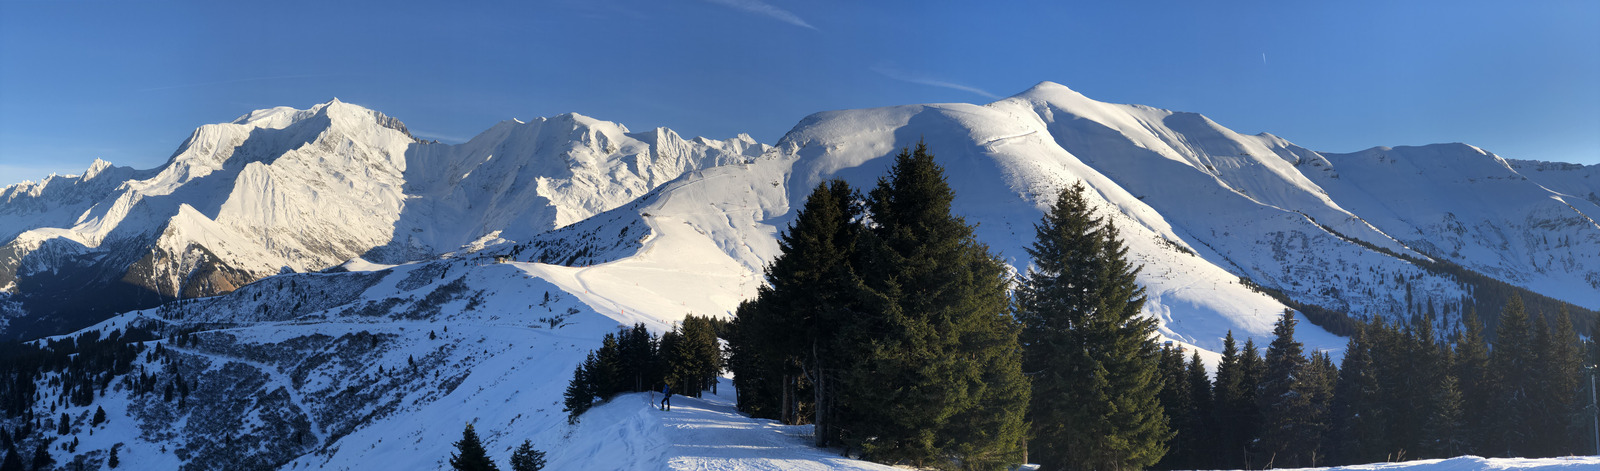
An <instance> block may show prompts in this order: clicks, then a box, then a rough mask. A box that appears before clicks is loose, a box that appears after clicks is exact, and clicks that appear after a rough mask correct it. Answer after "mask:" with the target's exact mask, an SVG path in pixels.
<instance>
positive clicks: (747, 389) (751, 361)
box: [728, 286, 786, 420]
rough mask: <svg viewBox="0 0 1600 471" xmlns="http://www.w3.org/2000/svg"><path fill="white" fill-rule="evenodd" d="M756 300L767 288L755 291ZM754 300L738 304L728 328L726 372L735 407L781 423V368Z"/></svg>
mask: <svg viewBox="0 0 1600 471" xmlns="http://www.w3.org/2000/svg"><path fill="white" fill-rule="evenodd" d="M757 290H758V293H759V294H758V295H757V300H759V299H761V298H762V297H763V296H766V294H765V293H767V292H769V291H770V288H768V287H767V286H762V287H759V288H757ZM769 314H770V313H768V312H767V310H765V309H761V308H760V306H759V304H758V302H757V301H745V302H741V303H739V307H738V309H736V310H734V318H733V323H732V325H730V326H729V334H728V335H729V340H728V370H729V371H732V372H733V385H734V388H735V389H736V390H738V391H739V394H738V395H737V396H736V403H737V407H738V409H739V410H740V411H741V412H744V413H746V414H750V416H751V417H756V418H763V419H773V420H782V419H783V417H782V416H781V415H780V411H781V410H782V408H783V399H782V390H783V386H784V383H783V378H784V376H785V375H784V371H783V370H784V366H786V364H785V363H784V362H782V361H781V360H779V359H778V356H779V353H778V352H774V349H773V348H772V347H773V346H774V345H773V344H772V343H770V342H769V339H771V338H772V337H774V335H775V334H773V333H771V332H770V330H771V329H770V324H771V322H769V321H768V320H767V319H764V318H763V317H764V316H767V315H769Z"/></svg>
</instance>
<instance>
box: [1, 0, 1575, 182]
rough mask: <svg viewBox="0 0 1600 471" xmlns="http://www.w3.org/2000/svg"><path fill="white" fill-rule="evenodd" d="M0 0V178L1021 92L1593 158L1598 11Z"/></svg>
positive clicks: (1540, 156)
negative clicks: (216, 145)
mask: <svg viewBox="0 0 1600 471" xmlns="http://www.w3.org/2000/svg"><path fill="white" fill-rule="evenodd" d="M1076 3H1080V2H1063V1H1026V0H1018V1H1004V2H926V1H890V0H872V1H838V0H805V1H801V0H674V1H659V0H638V1H633V0H616V1H612V0H605V1H601V0H594V1H559V0H556V1H514V2H477V1H474V2H427V3H421V2H418V3H410V2H406V1H388V2H371V3H368V2H355V1H315V2H298V1H270V2H267V1H259V2H232V1H208V2H178V1H159V0H156V1H126V0H117V1H80V0H62V1H15V0H0V185H4V184H8V183H12V182H16V181H21V180H24V179H37V178H40V177H43V176H44V175H47V174H49V173H51V172H58V173H78V172H81V171H82V170H83V169H84V168H85V167H87V166H88V164H89V163H90V162H91V161H93V159H95V158H103V159H106V160H109V161H111V162H112V163H115V164H117V165H128V166H133V167H136V168H151V167H156V166H159V165H161V164H162V163H163V162H165V161H166V159H167V158H168V157H169V156H170V155H171V154H172V152H173V151H174V150H175V149H176V148H177V146H178V145H179V144H181V143H182V142H183V140H184V139H185V138H187V137H188V135H189V133H190V132H191V131H192V130H193V129H194V128H195V127H197V126H199V125H202V124H207V123H217V122H226V121H230V120H232V119H234V118H236V117H238V116H240V115H243V114H245V113H248V112H249V111H251V110H254V109H259V108H268V107H273V106H292V107H296V108H307V107H310V106H311V105H314V104H317V103H321V102H325V101H328V100H329V99H331V98H333V97H338V98H339V99H341V100H343V101H346V102H350V103H356V104H360V105H363V106H367V107H370V108H373V109H377V110H379V111H382V112H384V113H386V114H389V115H390V116H394V117H396V118H399V119H400V120H401V121H404V122H405V123H406V124H407V126H409V127H410V129H411V130H412V131H413V133H414V134H416V135H417V136H419V137H423V138H430V139H439V140H441V141H446V142H459V141H463V140H465V139H468V138H470V137H472V136H473V135H474V134H476V133H478V132H481V131H483V130H486V129H488V128H489V126H491V125H493V124H494V123H496V122H499V121H502V120H506V119H510V118H522V119H528V118H533V117H538V116H551V115H555V114H560V113H565V112H570V111H576V112H579V113H582V114H585V115H589V116H593V117H596V118H600V119H605V120H610V121H617V122H620V123H623V124H625V125H627V126H628V127H629V128H630V129H633V130H636V131H639V130H646V129H650V128H654V127H656V126H665V127H669V128H672V129H675V130H677V131H678V132H680V133H682V134H685V135H689V136H695V135H702V136H706V137H712V138H727V137H732V136H733V135H735V134H737V133H741V132H744V133H749V134H751V135H752V136H754V137H755V138H756V139H757V140H760V141H762V142H766V143H774V142H776V141H777V140H778V138H780V137H782V135H783V133H784V132H786V131H788V130H789V128H790V127H792V126H793V125H794V124H795V123H797V122H798V121H799V120H800V119H801V118H803V117H805V116H806V115H808V114H811V113H813V112H817V111H824V110H834V109H846V108H866V107H876V106H887V105H900V104H912V103H933V102H967V103H987V102H989V101H993V99H995V98H997V97H1004V96H1009V95H1012V94H1016V93H1019V92H1021V91H1023V90H1025V89H1027V88H1028V87H1030V86H1032V85H1034V84H1035V83H1038V82H1040V81H1044V80H1049V81H1054V82H1058V83H1061V84H1063V85H1066V86H1068V87H1072V88H1073V89H1075V90H1078V91H1079V92H1082V93H1084V94H1085V95H1088V96H1089V97H1090V98H1094V99H1097V100H1101V101H1108V102H1116V103H1138V104H1145V105H1150V106H1155V107H1160V108H1168V109H1174V110H1182V111H1194V112H1199V113H1203V114H1205V115H1207V116H1209V117H1211V118H1212V119H1214V120H1216V121H1217V122H1219V123H1222V124H1223V125H1224V126H1228V127H1230V128H1232V129H1234V130H1235V131H1239V132H1242V133H1249V134H1253V133H1257V132H1262V131H1266V132H1271V133H1273V134H1277V135H1279V136H1282V137H1284V138H1287V139H1289V140H1290V141H1293V142H1295V143H1297V144H1300V145H1302V146H1305V147H1308V148H1311V149H1315V150H1321V151H1329V152H1351V151H1356V150H1360V149H1364V148H1368V147H1372V146H1379V145H1388V146H1397V145H1420V144H1429V143H1436V142H1466V143H1469V144H1474V145H1477V146H1479V147H1483V148H1485V149H1488V150H1490V151H1493V152H1495V153H1498V154H1500V155H1502V156H1504V157H1508V158H1518V159H1537V160H1556V161H1566V162H1579V163H1585V164H1596V163H1600V27H1597V26H1596V25H1600V2H1597V1H1592V0H1578V1H1546V0H1541V1H1534V2H1506V1H1493V2H1477V1H1443V2H1427V1H1404V2H1394V1H1382V2H1362V1H1340V2H1283V1H1219V2H1180V1H1170V2H1169V1H1141V2H1081V3H1084V4H1083V5H1076Z"/></svg>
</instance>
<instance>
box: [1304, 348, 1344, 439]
mask: <svg viewBox="0 0 1600 471" xmlns="http://www.w3.org/2000/svg"><path fill="white" fill-rule="evenodd" d="M1306 366H1307V371H1306V379H1305V394H1306V395H1307V396H1308V397H1309V398H1310V403H1311V409H1310V411H1311V413H1310V415H1309V416H1308V417H1307V418H1306V422H1307V423H1308V424H1309V430H1308V434H1307V436H1308V437H1311V438H1310V439H1309V440H1308V441H1307V443H1306V446H1307V447H1309V448H1310V451H1309V452H1308V455H1309V457H1310V460H1309V462H1308V463H1307V464H1309V465H1310V466H1325V465H1327V464H1328V463H1329V462H1330V461H1331V457H1332V453H1331V452H1330V449H1331V448H1332V447H1329V446H1327V443H1328V435H1329V429H1330V428H1332V426H1333V419H1332V417H1331V415H1330V414H1331V412H1330V411H1331V409H1332V406H1333V387H1334V383H1336V382H1338V378H1339V368H1338V367H1336V366H1334V365H1333V357H1332V356H1330V355H1328V353H1327V352H1311V358H1310V362H1309V363H1307V365H1306Z"/></svg>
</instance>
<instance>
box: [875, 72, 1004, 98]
mask: <svg viewBox="0 0 1600 471" xmlns="http://www.w3.org/2000/svg"><path fill="white" fill-rule="evenodd" d="M872 71H873V72H877V73H878V74H880V75H883V76H884V77H889V78H891V79H895V80H899V81H901V82H908V83H915V84H918V85H927V86H931V87H942V88H949V89H952V90H961V91H963V92H968V93H973V94H977V95H980V96H983V97H984V98H988V99H990V100H999V99H1000V98H1002V97H1001V96H1000V95H995V94H993V93H989V91H988V90H984V89H981V88H978V87H973V86H968V85H962V84H959V83H955V82H951V81H948V80H940V79H936V78H933V77H928V76H924V75H914V74H908V73H905V72H904V71H901V70H899V69H895V68H892V67H886V66H877V67H873V68H872Z"/></svg>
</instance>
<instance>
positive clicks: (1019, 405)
mask: <svg viewBox="0 0 1600 471" xmlns="http://www.w3.org/2000/svg"><path fill="white" fill-rule="evenodd" d="M953 200H954V193H952V192H951V190H950V187H949V185H948V184H947V183H946V182H945V178H944V171H943V169H942V168H940V167H939V165H938V164H936V163H935V162H934V159H933V155H932V154H931V153H929V152H928V150H927V147H926V146H925V145H923V144H921V143H919V144H917V147H916V149H915V150H914V151H902V152H901V153H900V154H899V155H897V156H896V157H895V161H894V166H893V168H892V169H891V170H890V172H889V175H888V176H886V177H884V178H882V179H880V180H879V181H878V185H877V187H876V188H874V189H873V191H872V192H871V194H870V196H869V198H868V200H867V207H868V210H869V212H870V216H871V220H872V222H873V226H872V227H871V228H870V230H869V231H866V232H864V233H863V234H862V235H863V237H864V241H863V244H862V246H863V248H862V250H864V251H866V253H864V254H862V257H863V262H862V265H863V266H862V272H863V279H864V280H865V281H866V287H867V288H868V289H870V290H871V292H872V293H874V297H875V298H876V300H875V301H872V302H868V303H866V304H867V306H866V307H864V308H863V309H862V312H861V314H860V315H859V316H858V319H857V321H856V322H855V323H854V327H853V328H854V329H858V333H857V334H856V336H857V338H867V339H871V340H870V342H869V343H868V344H867V345H865V348H862V349H861V352H860V353H859V357H858V361H859V363H857V364H856V366H855V367H853V368H852V369H851V371H849V372H847V373H845V374H843V375H841V377H842V379H843V381H841V383H847V384H848V386H845V387H844V388H841V389H842V390H840V391H839V400H840V401H841V402H842V403H845V404H848V405H849V407H850V414H849V419H848V420H841V421H839V423H838V424H837V426H838V427H840V429H841V430H842V432H841V438H842V439H843V440H844V441H845V442H846V443H847V444H848V445H850V446H851V447H852V448H857V449H860V450H862V452H863V453H864V454H865V455H866V456H867V457H868V458H870V459H874V460H879V461H886V462H895V463H906V464H913V465H919V466H941V467H944V466H951V465H952V463H955V464H956V465H959V466H962V467H966V468H975V469H998V468H1003V467H1006V466H1009V465H1013V464H1017V463H1021V461H1022V459H1023V454H1024V451H1023V450H1024V448H1023V446H1024V442H1023V440H1024V436H1025V434H1026V431H1027V430H1026V424H1025V422H1024V421H1023V414H1024V412H1025V409H1026V407H1027V401H1028V384H1027V380H1026V379H1025V378H1024V377H1023V376H1022V370H1021V352H1020V349H1019V348H1018V345H1017V331H1018V327H1017V324H1016V322H1015V320H1014V319H1013V318H1012V317H1011V316H1010V314H1009V307H1010V306H1009V301H1010V300H1009V296H1008V295H1007V289H1008V288H1009V279H1008V273H1007V269H1006V268H1005V266H1004V264H1003V263H1002V262H1000V261H999V260H998V259H996V258H995V257H994V256H993V255H991V254H990V253H989V251H988V247H987V246H984V245H983V244H980V243H978V242H977V240H976V239H975V238H974V237H973V233H972V227H971V226H968V225H967V224H966V222H965V221H964V220H962V219H961V218H960V217H957V216H954V215H952V214H951V213H950V203H951V202H952V201H953Z"/></svg>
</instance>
